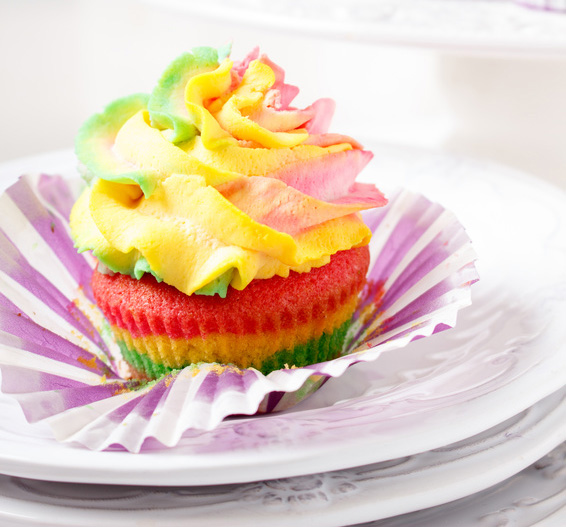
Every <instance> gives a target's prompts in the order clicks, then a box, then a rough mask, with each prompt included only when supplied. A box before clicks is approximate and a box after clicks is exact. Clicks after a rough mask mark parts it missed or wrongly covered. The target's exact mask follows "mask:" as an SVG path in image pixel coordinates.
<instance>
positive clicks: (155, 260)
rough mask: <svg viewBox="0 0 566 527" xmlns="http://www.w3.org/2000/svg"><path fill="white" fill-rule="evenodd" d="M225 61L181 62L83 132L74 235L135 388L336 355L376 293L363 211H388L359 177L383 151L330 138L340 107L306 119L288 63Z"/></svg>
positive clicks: (195, 54) (198, 52)
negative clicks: (221, 369)
mask: <svg viewBox="0 0 566 527" xmlns="http://www.w3.org/2000/svg"><path fill="white" fill-rule="evenodd" d="M228 52H229V50H228V49H220V50H216V49H213V48H208V47H203V48H197V49H194V50H193V51H192V52H190V53H185V54H183V55H181V56H180V57H178V58H177V59H176V60H175V61H173V62H172V63H171V64H170V66H169V67H168V68H167V69H166V70H165V72H164V73H163V75H162V77H161V78H160V79H159V81H158V82H157V85H156V86H155V88H154V90H153V92H152V93H151V94H150V95H144V94H136V95H132V96H129V97H125V98H122V99H119V100H117V101H115V102H113V103H111V104H110V105H108V106H107V107H106V108H105V110H104V111H103V112H102V113H100V114H96V115H94V116H93V117H91V118H90V119H88V120H87V121H86V123H85V124H84V125H83V126H82V128H81V129H80V131H79V133H78V136H77V142H76V152H77V156H78V158H79V161H80V163H81V170H82V172H83V175H84V177H85V179H86V180H87V181H88V187H87V188H86V189H85V191H84V192H83V193H82V195H81V196H80V197H79V199H78V200H77V202H76V204H75V206H74V207H73V210H72V213H71V219H70V225H71V233H72V236H73V240H74V242H75V246H76V247H77V249H78V250H79V251H81V252H82V251H92V254H93V255H94V256H95V257H96V259H97V260H98V262H99V264H98V267H97V269H96V270H95V271H94V274H93V279H92V287H93V293H94V297H95V299H96V302H97V304H98V306H99V307H100V309H101V311H102V313H103V314H104V316H105V318H106V320H107V322H108V324H109V326H110V328H111V330H112V332H113V335H114V337H115V339H116V341H117V342H118V344H119V346H120V349H121V352H122V355H123V358H124V360H125V361H127V362H128V363H129V364H130V366H131V368H132V371H133V375H135V376H136V377H140V378H157V377H159V376H161V375H163V374H165V373H167V372H169V371H171V370H175V369H181V368H184V367H186V366H189V365H191V364H199V363H202V362H206V363H217V364H219V365H227V364H231V365H234V366H237V367H238V368H250V367H253V368H256V369H258V370H260V371H261V372H263V373H265V374H267V373H269V372H270V371H273V370H276V369H280V368H291V367H301V366H305V365H308V364H313V363H317V362H321V361H326V360H330V359H333V358H335V357H336V356H338V355H339V354H340V353H341V352H342V349H343V347H344V343H345V339H346V335H347V332H348V328H349V326H350V324H351V319H352V314H353V313H354V311H355V309H356V307H357V303H358V299H359V294H360V291H361V290H362V288H363V286H364V283H365V275H366V272H367V268H368V265H369V251H368V249H367V244H368V243H369V239H370V236H371V231H370V230H369V228H368V227H367V226H366V225H365V224H364V223H363V221H362V219H361V215H360V211H362V210H365V209H369V208H374V207H380V206H382V205H384V204H385V203H386V200H385V198H384V197H383V195H382V193H381V192H380V191H379V190H377V189H376V188H375V187H374V186H373V185H369V184H360V183H356V182H355V177H356V175H357V174H358V173H359V171H360V170H361V169H362V168H364V166H365V165H366V164H367V163H368V162H369V160H370V159H371V157H372V154H371V153H370V152H368V151H366V150H363V148H362V147H361V145H360V144H359V143H357V142H356V141H355V140H353V139H351V138H349V137H346V136H343V135H339V134H331V133H327V128H328V126H329V123H330V119H331V117H332V113H333V110H334V104H333V102H332V101H330V100H328V99H320V100H318V101H316V102H315V103H313V104H312V105H310V106H308V107H306V108H304V109H298V108H295V107H293V106H292V101H293V99H294V98H295V96H296V95H297V93H298V88H296V87H294V86H292V85H289V84H286V83H285V76H284V72H283V70H282V69H281V68H280V67H278V66H277V65H275V64H274V63H273V62H271V61H270V60H269V59H268V58H267V57H266V56H264V55H260V54H259V51H258V50H257V49H256V50H254V51H252V52H251V53H250V54H249V55H248V56H247V57H246V58H245V59H244V60H242V61H239V62H234V61H232V60H231V59H230V58H229V57H228V55H229V53H228Z"/></svg>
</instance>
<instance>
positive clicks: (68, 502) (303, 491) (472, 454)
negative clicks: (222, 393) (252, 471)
mask: <svg viewBox="0 0 566 527" xmlns="http://www.w3.org/2000/svg"><path fill="white" fill-rule="evenodd" d="M564 420H566V389H563V390H561V391H560V392H558V393H556V394H553V395H551V396H550V397H548V398H546V399H544V400H543V401H541V402H539V403H537V404H536V405H534V406H533V407H531V408H529V409H528V410H526V411H525V412H522V413H521V414H519V415H517V416H515V417H513V418H511V419H510V420H508V421H506V422H505V423H502V424H500V425H498V426H496V427H494V428H493V429H490V430H488V431H486V432H483V433H482V434H480V435H478V436H474V437H472V438H469V439H467V440H465V441H462V442H460V443H456V444H454V445H450V446H447V447H444V448H440V449H437V450H434V451H431V452H426V453H424V454H417V455H415V456H408V457H404V458H401V459H397V460H393V461H389V462H384V463H377V464H373V465H367V466H363V467H358V468H350V469H346V470H342V471H336V472H328V473H323V474H314V475H308V476H298V477H294V478H286V479H278V480H269V481H261V482H256V483H247V484H241V485H221V486H212V487H173V488H171V487H166V488H156V487H132V486H123V487H116V486H108V485H107V486H100V485H77V484H69V483H51V482H45V481H34V480H29V479H20V478H8V477H6V476H0V525H10V526H11V527H12V526H13V525H14V523H13V522H14V520H15V519H16V518H18V520H19V523H18V525H38V524H40V525H50V526H62V525H64V526H76V525H81V526H83V527H89V526H96V527H97V526H98V525H100V524H101V523H106V524H109V525H121V526H122V527H130V526H131V527H133V526H136V525H140V523H141V524H144V525H153V524H155V525H160V526H161V525H163V526H169V527H180V526H183V527H185V526H187V527H188V526H191V525H195V526H196V525H198V526H199V527H201V526H216V527H224V526H225V525H228V524H229V525H231V526H235V527H238V526H245V527H247V526H249V525H252V524H254V525H256V524H257V522H258V521H260V520H261V524H262V525H270V526H273V527H278V526H280V527H287V526H288V525H289V518H290V517H292V518H293V523H295V524H297V525H305V524H307V522H308V525H312V527H317V526H321V527H322V526H324V527H333V526H335V527H337V526H343V525H352V524H358V523H359V522H362V521H367V520H371V519H373V520H376V519H379V518H387V517H392V516H393V515H395V514H402V513H409V512H410V511H413V510H415V509H419V508H424V507H430V506H434V505H437V504H441V503H445V502H448V501H449V500H453V499H456V498H461V497H462V496H466V495H468V494H470V493H472V492H476V491H478V490H481V489H484V488H485V487H487V486H489V485H492V484H494V483H497V482H499V481H501V480H502V479H504V478H506V477H508V476H510V475H512V474H514V473H515V472H517V471H518V470H521V469H522V468H524V467H525V466H527V465H529V464H530V463H532V462H534V461H535V460H536V459H537V458H538V457H539V456H542V455H543V454H544V453H546V452H548V451H549V450H550V449H552V448H553V447H555V446H556V445H557V444H558V443H560V441H562V440H563V439H564V438H565V437H566V429H565V428H564V427H563V426H561V424H562V423H563V422H564ZM564 452H565V448H564V445H562V446H561V447H560V448H558V449H557V450H555V451H554V452H553V453H552V454H551V455H549V456H547V457H546V458H545V459H543V460H541V461H539V462H538V463H537V464H536V466H535V469H533V468H531V469H530V470H529V473H530V474H532V472H533V470H535V471H536V467H539V469H541V470H540V472H539V473H538V474H536V472H535V476H536V477H535V478H532V479H534V480H536V481H537V483H539V485H540V486H537V487H535V486H534V485H531V488H530V492H531V493H532V494H530V495H529V494H525V492H526V491H525V489H521V488H520V485H519V489H516V488H513V487H517V486H518V485H517V483H520V480H521V478H524V477H525V475H519V476H516V477H515V478H512V479H511V480H510V481H508V482H506V483H505V484H504V485H503V486H502V488H499V489H495V490H494V491H487V492H486V493H484V494H483V495H480V496H478V497H477V498H476V497H469V498H466V499H464V500H462V502H461V503H453V504H450V505H445V506H444V507H440V508H439V509H438V510H435V509H430V510H427V511H421V512H416V513H414V514H409V515H404V516H402V517H400V518H391V519H389V520H384V521H383V522H379V521H378V522H375V523H373V524H371V525H373V526H375V527H378V526H379V527H393V526H403V527H409V526H419V527H424V526H425V525H426V526H431V527H432V526H433V525H434V526H435V527H436V526H437V525H441V524H442V525H459V526H462V527H463V526H468V525H470V526H472V525H476V524H477V523H478V522H480V521H481V522H482V523H481V524H482V525H488V526H490V525H491V526H496V525H506V523H502V522H503V521H504V520H513V525H520V526H526V525H532V523H527V521H526V520H527V519H528V520H530V521H534V520H535V519H540V518H541V517H544V516H545V515H549V514H557V513H559V511H560V509H561V508H562V507H564V505H565V503H566V499H565V497H564V492H562V495H560V493H559V494H558V496H553V493H556V492H557V491H559V490H561V488H560V486H559V485H560V483H562V484H564V474H563V472H564ZM553 479H554V480H556V481H552V480H553ZM549 480H550V481H549ZM509 486H511V491H509V490H506V489H508V488H509ZM491 492H493V493H494V494H495V499H494V498H493V497H492V496H490V494H491ZM521 492H522V493H523V494H521ZM530 496H532V497H530ZM529 497H530V499H529ZM521 498H522V499H521ZM502 509H503V510H502ZM523 515H526V517H525V518H523ZM445 516H449V517H451V518H452V520H453V521H452V522H451V521H448V522H447V521H446V518H445ZM519 518H523V521H522V522H521V523H515V521H516V520H518V519H519ZM3 522H5V523H3ZM434 522H437V523H434ZM554 525H560V523H555V524H554ZM368 527H369V526H368Z"/></svg>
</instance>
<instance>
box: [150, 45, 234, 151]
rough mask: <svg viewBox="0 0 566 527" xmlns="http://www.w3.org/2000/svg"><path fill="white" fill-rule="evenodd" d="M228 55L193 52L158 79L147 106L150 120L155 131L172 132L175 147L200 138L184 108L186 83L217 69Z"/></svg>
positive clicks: (204, 49) (202, 49)
mask: <svg viewBox="0 0 566 527" xmlns="http://www.w3.org/2000/svg"><path fill="white" fill-rule="evenodd" d="M226 51H227V52H228V53H229V52H230V50H229V49H228V50H226V49H225V48H221V49H220V50H219V51H217V50H216V49H214V48H208V47H200V48H194V49H193V50H192V51H191V52H190V53H184V54H183V55H181V56H180V57H177V58H176V59H175V60H174V61H173V62H172V63H171V64H170V65H169V67H168V68H167V69H166V70H165V72H164V73H163V75H162V76H161V78H160V79H159V81H158V83H157V85H156V86H155V88H154V90H153V92H152V93H151V97H150V99H149V102H148V111H149V117H150V120H151V125H152V126H153V127H154V128H160V129H169V130H171V133H170V134H169V135H168V137H167V138H168V139H169V141H171V142H172V143H174V144H178V143H182V142H184V141H188V140H190V139H192V138H193V137H194V136H195V135H197V128H196V127H195V126H194V125H193V123H192V122H191V118H190V116H189V114H188V112H187V108H186V106H185V86H186V84H187V82H188V81H189V80H190V79H191V78H192V77H194V76H195V75H199V74H201V73H205V72H207V71H212V70H214V69H216V68H217V67H218V62H219V60H222V59H223V58H225V56H226ZM219 55H221V56H222V59H220V57H219Z"/></svg>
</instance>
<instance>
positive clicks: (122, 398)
mask: <svg viewBox="0 0 566 527" xmlns="http://www.w3.org/2000/svg"><path fill="white" fill-rule="evenodd" d="M77 191H78V184H77V182H76V181H67V180H64V179H62V178H60V177H51V176H46V175H41V176H36V177H31V176H25V177H22V178H20V180H19V181H18V182H17V183H15V184H14V185H13V186H12V187H10V188H9V189H8V190H7V191H6V192H5V193H4V194H3V195H2V196H1V197H0V210H1V211H2V215H1V216H0V369H1V371H2V385H1V390H2V392H3V393H5V394H9V395H10V396H12V397H14V398H15V399H16V400H17V401H18V402H19V404H20V406H21V408H22V410H23V412H24V414H25V416H26V418H27V420H28V421H29V422H32V423H33V422H37V421H42V420H45V421H46V422H48V423H49V425H50V426H51V429H52V431H53V434H54V436H55V437H56V439H57V440H59V441H63V442H76V443H80V444H82V445H84V446H86V447H88V448H90V449H93V450H103V449H106V448H108V447H110V446H111V445H120V446H121V447H123V448H126V449H127V450H129V451H131V452H139V451H140V450H141V449H142V447H143V444H144V441H145V440H146V439H148V438H155V439H157V440H158V441H159V442H161V443H162V444H163V445H165V446H168V447H172V446H174V445H176V444H177V443H178V441H179V440H180V438H181V436H182V435H183V433H185V432H186V431H187V430H193V431H195V430H211V429H213V428H215V427H216V426H218V424H220V423H221V422H222V420H223V419H225V418H226V417H228V416H232V415H254V414H257V413H269V412H273V411H280V410H286V409H289V408H291V407H292V406H294V405H295V404H297V403H298V402H300V401H302V400H303V399H305V398H306V397H308V395H310V394H311V393H313V392H314V391H316V390H317V389H319V388H320V387H321V386H322V385H323V384H324V383H325V381H326V380H327V379H329V378H331V377H339V376H340V375H342V374H343V373H344V371H345V370H346V369H347V368H348V367H350V366H352V365H353V364H356V363H359V362H368V361H374V360H375V359H377V358H378V357H379V355H380V354H381V353H384V352H389V351H391V350H394V349H398V348H400V347H402V346H405V345H406V344H408V343H409V342H410V341H412V340H415V339H418V338H422V337H426V336H429V335H432V334H433V333H436V332H438V331H442V330H444V329H447V328H449V327H453V326H454V324H455V323H456V314H457V312H458V310H459V309H461V308H462V307H464V306H466V305H469V304H470V302H471V300H470V299H471V296H470V285H471V284H472V283H473V282H475V281H476V280H477V279H478V277H477V273H476V269H475V266H474V261H475V258H476V256H475V253H474V251H473V249H472V246H471V243H470V241H469V239H468V237H467V235H466V233H465V231H464V228H463V227H462V226H461V225H460V224H459V223H458V221H457V219H456V218H455V216H454V215H453V214H452V213H450V212H448V211H446V210H445V209H443V208H442V207H441V206H440V205H437V204H434V203H431V202H430V201H429V200H427V199H426V198H425V197H423V196H422V195H419V194H415V193H412V192H409V191H406V190H402V191H398V192H397V193H396V194H395V195H394V196H393V197H392V198H391V199H390V203H389V204H388V205H387V206H386V207H384V208H382V209H377V210H373V211H369V212H367V213H365V214H364V219H365V221H366V223H367V224H368V225H369V226H370V228H371V230H372V231H373V238H372V241H371V243H370V252H371V264H370V270H369V272H368V283H367V285H366V287H365V289H364V291H363V293H362V296H361V301H360V305H359V308H358V310H357V311H356V313H355V315H354V323H353V325H352V328H351V330H350V334H349V337H348V341H349V345H348V347H347V349H345V350H344V353H343V355H342V356H341V357H339V358H337V359H335V360H332V361H328V362H324V363H320V364H314V365H311V366H307V367H304V368H290V369H285V370H278V371H274V372H272V373H270V374H269V375H267V376H265V375H263V374H261V373H260V372H258V371H257V370H254V369H246V370H239V369H237V368H234V367H230V366H227V367H221V366H219V365H213V364H211V365H206V364H204V365H198V366H197V365H193V366H189V367H187V368H185V369H183V370H179V371H174V372H172V373H171V374H169V375H167V376H165V377H163V378H161V379H159V380H157V381H154V382H152V383H149V384H144V383H142V382H138V381H132V380H127V379H124V378H123V377H122V375H121V360H120V357H119V350H118V347H117V346H116V344H115V343H114V342H113V341H112V338H111V336H110V335H109V333H108V331H107V330H105V324H104V319H103V317H102V315H101V313H100V311H99V310H98V308H97V307H96V305H95V304H94V301H93V297H92V291H91V289H90V277H91V274H92V268H93V266H94V264H95V262H94V260H93V259H92V257H90V256H89V255H86V254H82V255H81V254H78V253H77V252H76V250H75V249H74V247H73V242H72V240H71V238H70V236H69V225H68V220H67V218H68V216H69V212H70V210H71V207H72V205H73V203H74V201H75V199H76V196H77Z"/></svg>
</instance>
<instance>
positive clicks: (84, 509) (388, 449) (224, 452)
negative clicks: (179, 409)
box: [0, 145, 566, 527]
mask: <svg viewBox="0 0 566 527" xmlns="http://www.w3.org/2000/svg"><path fill="white" fill-rule="evenodd" d="M370 146H371V145H370ZM372 150H373V151H374V152H375V153H376V158H375V160H374V162H373V167H374V168H373V172H366V173H364V174H363V176H364V177H363V178H362V179H366V180H368V179H372V180H374V181H376V182H377V184H378V185H379V186H380V187H381V188H383V189H384V190H385V191H387V190H388V189H390V188H394V187H398V186H400V185H401V186H406V187H409V188H411V189H414V190H418V191H420V192H422V193H423V194H425V195H426V196H427V197H428V198H429V199H431V200H433V201H437V202H439V203H441V204H442V205H444V206H445V207H447V208H449V209H451V210H452V211H453V212H455V213H456V215H457V216H458V217H459V219H460V221H461V222H462V223H463V224H464V225H465V226H466V228H467V231H468V233H469V235H470V237H471V238H472V241H473V243H474V247H475V249H476V251H477V253H478V256H479V260H478V270H479V273H480V277H481V279H480V282H478V283H477V284H475V285H474V286H473V304H472V306H471V307H469V308H467V309H465V310H463V311H462V312H461V313H460V316H459V321H458V324H457V326H456V328H455V329H452V330H450V331H447V332H444V333H441V334H437V335H435V336H433V337H431V338H427V339H423V340H421V341H417V342H413V343H411V344H410V345H409V346H408V347H406V348H405V349H402V350H400V351H395V352H390V353H385V354H384V355H383V356H382V357H380V358H379V359H378V360H377V361H376V362H374V363H368V364H360V365H357V366H355V367H353V368H350V369H349V370H348V371H347V372H346V374H345V375H343V376H342V377H340V378H338V379H332V380H330V381H329V382H328V383H327V384H326V385H325V386H324V387H323V388H322V389H321V390H320V391H318V392H317V393H316V394H315V395H314V396H312V397H311V398H309V399H307V400H306V401H304V402H303V403H301V404H300V405H299V406H297V407H295V408H294V409H293V410H292V411H289V412H285V413H279V414H271V415H268V416H263V417H255V418H236V419H231V420H227V421H225V422H224V423H223V424H222V425H221V426H220V427H219V428H217V429H216V430H214V431H211V432H199V433H195V434H189V435H187V436H186V437H184V438H183V440H182V441H181V443H180V444H179V445H178V446H177V447H175V448H172V449H163V448H161V447H160V446H159V445H157V444H156V445H149V448H146V449H145V450H144V452H143V453H141V454H131V453H128V452H125V451H120V450H112V451H104V452H92V451H89V450H86V449H85V448H84V447H80V446H69V445H63V444H59V443H57V442H56V441H55V440H54V439H53V438H52V436H51V433H50V431H49V429H48V428H46V427H43V426H41V425H33V426H32V425H29V424H28V423H26V421H25V419H24V418H23V415H22V413H21V410H20V409H19V407H18V405H17V404H16V403H15V402H14V401H12V400H11V399H9V398H8V397H6V396H2V398H1V399H0V473H2V474H5V475H4V476H0V525H9V526H12V525H53V526H61V525H68V526H74V525H81V526H82V525H84V526H87V525H99V524H100V523H101V522H103V521H106V522H107V523H109V524H110V525H118V522H120V523H119V525H121V526H122V527H126V526H130V525H131V526H134V525H142V524H143V525H160V526H169V525H170V526H177V525H178V526H181V525H182V526H187V525H199V526H209V525H210V526H213V525H214V526H225V525H235V526H236V525H241V526H248V525H252V524H253V525H259V524H262V525H272V526H278V525H281V526H288V525H291V524H294V525H310V526H313V527H314V526H317V525H321V526H344V525H355V524H361V523H364V522H374V523H370V525H376V526H394V525H395V526H396V525H399V526H405V525H415V526H416V525H418V526H428V525H430V526H433V525H434V526H436V525H439V524H441V522H443V524H446V525H456V524H457V525H475V524H476V523H477V522H478V521H480V519H481V520H482V521H483V522H484V524H485V525H503V524H507V523H505V522H514V523H513V525H521V526H522V525H525V526H527V525H529V526H530V525H535V524H536V525H542V524H545V525H561V524H564V523H566V510H564V506H565V505H566V491H565V490H564V489H565V488H566V479H565V478H566V475H565V474H566V458H565V457H566V444H563V442H564V441H566V387H565V385H566V324H565V323H564V321H565V320H566V195H565V194H564V192H562V191H560V190H559V189H557V188H555V187H552V186H550V185H547V184H545V183H541V182H540V181H538V180H535V179H534V178H530V177H528V176H525V175H523V174H520V173H517V172H515V171H512V170H510V169H506V168H503V167H501V166H498V165H494V164H491V163H487V162H479V161H475V160H469V159H463V158H459V157H452V156H447V155H444V154H431V153H426V152H418V151H413V150H407V149H399V148H386V147H380V146H378V147H373V148H372ZM0 168H1V169H0V182H1V184H2V185H3V186H6V185H7V184H8V183H10V182H11V181H13V180H14V179H15V178H16V177H17V176H18V175H19V174H20V173H24V172H38V171H40V172H46V173H61V174H63V175H68V176H73V175H75V170H74V159H73V155H72V153H71V152H67V151H65V152H58V153H53V154H50V155H47V156H40V157H35V158H29V159H24V160H21V161H17V162H12V163H10V164H5V165H4V166H3V167H0ZM455 500H457V501H455ZM425 509H426V510H425ZM544 519H546V520H545V521H546V523H544V521H543V520H544ZM502 522H503V523H502ZM541 522H543V523H541Z"/></svg>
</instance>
